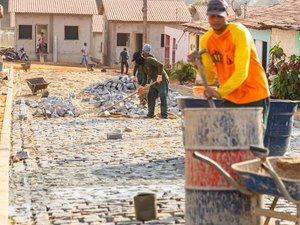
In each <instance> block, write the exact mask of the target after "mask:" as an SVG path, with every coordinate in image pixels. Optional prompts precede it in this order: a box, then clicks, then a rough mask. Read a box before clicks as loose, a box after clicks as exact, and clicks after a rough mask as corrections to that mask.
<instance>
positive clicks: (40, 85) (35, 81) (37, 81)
mask: <svg viewBox="0 0 300 225" xmlns="http://www.w3.org/2000/svg"><path fill="white" fill-rule="evenodd" d="M25 81H26V82H27V84H28V87H29V88H30V89H31V91H32V94H33V95H36V94H37V91H40V90H41V91H42V96H44V95H45V93H47V87H48V85H49V84H50V83H49V82H47V81H45V80H44V78H43V77H37V78H32V79H26V80H25Z"/></svg>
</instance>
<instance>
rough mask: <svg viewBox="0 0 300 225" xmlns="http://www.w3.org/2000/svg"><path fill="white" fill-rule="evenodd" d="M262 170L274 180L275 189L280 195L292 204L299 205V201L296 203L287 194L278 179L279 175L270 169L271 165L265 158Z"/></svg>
mask: <svg viewBox="0 0 300 225" xmlns="http://www.w3.org/2000/svg"><path fill="white" fill-rule="evenodd" d="M262 168H263V169H265V170H266V171H267V172H268V173H269V174H270V175H271V177H272V178H273V179H274V180H275V183H276V185H277V187H278V188H279V190H280V192H281V194H282V195H283V196H284V198H285V199H286V200H288V201H290V202H292V203H295V204H299V201H296V200H295V199H293V198H292V196H291V195H290V194H289V192H288V191H287V190H286V187H285V185H284V183H283V182H282V180H281V179H280V177H279V175H278V174H277V173H276V172H275V170H274V169H273V167H272V164H271V163H270V161H269V160H268V158H266V162H263V163H262Z"/></svg>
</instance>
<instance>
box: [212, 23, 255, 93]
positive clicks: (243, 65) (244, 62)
mask: <svg viewBox="0 0 300 225" xmlns="http://www.w3.org/2000/svg"><path fill="white" fill-rule="evenodd" d="M245 29H246V28H245ZM245 29H244V30H243V29H239V30H235V31H234V32H233V33H232V35H233V40H234V44H235V52H234V67H235V70H234V72H233V73H232V75H231V77H230V78H229V79H228V80H227V81H226V82H225V84H223V85H222V87H220V88H219V89H218V92H219V93H220V94H221V96H222V97H224V96H226V95H228V94H230V93H231V92H233V91H234V90H236V89H237V88H238V87H240V86H241V84H242V83H243V82H244V81H245V80H246V79H247V76H248V70H249V65H250V56H251V41H252V37H251V35H250V33H249V32H248V30H245Z"/></svg>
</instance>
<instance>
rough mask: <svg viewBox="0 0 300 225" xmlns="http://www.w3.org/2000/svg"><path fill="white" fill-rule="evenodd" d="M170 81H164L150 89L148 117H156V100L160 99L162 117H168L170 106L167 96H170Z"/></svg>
mask: <svg viewBox="0 0 300 225" xmlns="http://www.w3.org/2000/svg"><path fill="white" fill-rule="evenodd" d="M168 87H169V85H168V81H167V80H165V79H164V80H163V81H162V82H161V83H160V84H154V85H152V86H151V87H150V89H149V93H148V114H147V116H148V117H153V116H154V110H155V102H156V99H157V98H158V97H159V98H160V112H161V117H163V118H167V117H168V104H167V96H168Z"/></svg>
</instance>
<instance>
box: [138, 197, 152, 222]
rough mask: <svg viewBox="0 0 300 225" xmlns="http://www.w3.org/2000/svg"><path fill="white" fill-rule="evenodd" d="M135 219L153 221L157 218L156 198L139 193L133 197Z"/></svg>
mask: <svg viewBox="0 0 300 225" xmlns="http://www.w3.org/2000/svg"><path fill="white" fill-rule="evenodd" d="M134 210H135V217H136V219H137V220H139V221H143V222H144V221H148V220H154V219H156V217H157V210H156V196H155V194H153V193H141V194H138V195H136V196H134Z"/></svg>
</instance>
